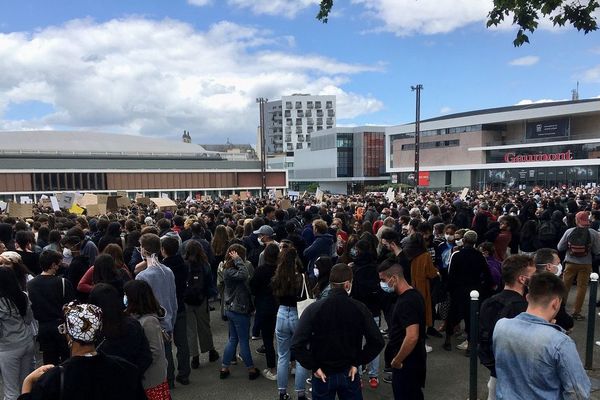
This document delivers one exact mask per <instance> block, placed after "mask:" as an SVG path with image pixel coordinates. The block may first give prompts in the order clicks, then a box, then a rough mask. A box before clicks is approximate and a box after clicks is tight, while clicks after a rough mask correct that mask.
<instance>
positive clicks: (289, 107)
mask: <svg viewBox="0 0 600 400" xmlns="http://www.w3.org/2000/svg"><path fill="white" fill-rule="evenodd" d="M285 109H286V110H291V109H292V102H291V101H286V102H285Z"/></svg>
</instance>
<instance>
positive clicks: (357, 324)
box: [292, 264, 385, 400]
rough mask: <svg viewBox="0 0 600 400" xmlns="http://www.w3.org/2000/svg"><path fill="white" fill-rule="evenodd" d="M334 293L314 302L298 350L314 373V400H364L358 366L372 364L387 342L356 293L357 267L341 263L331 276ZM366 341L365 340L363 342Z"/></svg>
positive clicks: (301, 326)
mask: <svg viewBox="0 0 600 400" xmlns="http://www.w3.org/2000/svg"><path fill="white" fill-rule="evenodd" d="M329 279H330V284H331V292H330V294H329V296H328V297H327V298H325V299H323V300H320V301H317V302H315V303H313V304H311V305H309V306H308V307H307V308H306V309H305V310H304V313H303V314H302V317H301V318H300V321H299V323H298V325H297V327H296V332H295V333H294V336H293V338H292V352H293V353H294V354H295V355H296V360H298V362H299V363H300V364H302V366H303V367H305V368H307V369H308V370H310V371H312V374H313V375H312V398H313V400H325V399H331V398H334V397H335V396H336V394H337V396H338V398H339V399H340V400H354V399H360V398H362V395H361V384H360V377H359V375H358V366H359V365H366V364H368V363H369V362H371V361H372V360H373V359H374V358H375V357H376V356H377V355H378V354H379V352H380V351H381V350H382V349H383V347H384V345H385V342H384V339H383V336H382V335H381V332H379V329H378V328H377V325H376V324H375V322H374V321H373V316H372V314H371V312H370V311H369V309H368V308H367V306H365V305H364V304H363V303H362V302H360V301H357V300H355V299H352V298H351V297H349V296H348V294H349V293H351V292H352V281H353V274H352V269H351V268H350V267H349V266H348V265H346V264H336V265H334V266H333V268H332V269H331V273H330V275H329ZM363 343H364V344H363Z"/></svg>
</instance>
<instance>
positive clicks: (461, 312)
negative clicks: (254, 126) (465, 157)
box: [0, 188, 600, 400]
mask: <svg viewBox="0 0 600 400" xmlns="http://www.w3.org/2000/svg"><path fill="white" fill-rule="evenodd" d="M597 194H598V191H597V189H596V188H553V189H543V188H536V189H535V190H532V191H530V192H524V191H521V192H515V191H512V192H511V191H502V192H494V191H482V192H477V191H470V192H469V193H464V192H463V193H461V194H459V193H455V192H449V191H446V192H421V193H409V194H404V195H401V196H398V197H396V198H395V199H387V198H385V196H383V195H378V194H369V195H365V196H358V195H357V196H325V197H324V198H319V199H318V200H317V199H316V198H315V197H314V196H312V197H311V196H308V197H304V198H300V199H296V198H295V199H292V201H291V202H288V201H287V199H286V201H282V199H273V198H268V197H262V198H251V199H248V200H245V201H241V200H237V201H234V200H228V199H220V200H217V201H188V202H184V201H181V202H178V206H177V207H176V208H173V209H168V210H161V209H157V208H156V207H155V206H148V205H143V204H137V203H135V202H132V203H131V205H130V206H129V207H122V208H121V209H120V210H119V211H117V212H111V213H108V214H106V215H102V216H86V215H73V214H70V213H68V212H67V211H57V212H53V211H52V210H51V209H46V208H44V207H43V206H41V205H39V206H38V205H36V206H35V207H34V215H33V216H32V218H28V219H16V218H13V217H11V216H10V215H4V214H0V373H1V375H2V380H3V390H4V399H6V400H15V399H17V398H19V399H76V398H77V399H79V398H83V397H90V398H93V399H101V398H102V399H106V398H111V399H112V398H114V399H121V398H122V399H133V398H140V399H141V398H148V399H151V400H154V399H161V400H162V399H170V398H171V391H172V390H173V389H174V388H175V387H176V385H189V384H190V383H191V382H190V374H191V370H192V369H198V368H200V366H201V364H203V363H205V362H206V363H208V364H211V363H215V364H216V363H217V362H218V361H219V360H220V363H219V364H218V365H219V366H215V367H214V373H215V374H216V373H217V369H218V370H219V371H218V372H219V377H220V379H227V378H228V377H229V376H230V375H231V374H233V373H234V372H232V370H231V369H230V366H231V365H232V364H237V363H242V364H243V365H245V367H246V368H247V373H248V379H249V380H255V379H258V378H260V377H263V378H266V379H268V380H272V381H274V383H273V391H274V397H275V395H278V396H279V398H280V399H281V400H285V399H290V398H291V397H292V396H291V395H290V394H289V393H288V381H289V379H290V376H293V379H294V385H293V388H294V391H295V394H294V397H295V398H297V399H298V400H302V399H306V398H307V396H308V395H309V391H310V392H312V393H311V394H310V395H311V396H312V398H313V399H315V400H320V399H323V400H325V399H334V398H335V396H336V395H337V396H338V398H340V399H362V394H361V393H362V390H363V386H369V387H370V388H372V389H377V388H378V387H379V385H380V383H381V382H386V383H389V384H391V385H392V389H393V393H394V398H395V399H422V398H423V388H424V387H425V380H426V379H425V378H426V370H427V361H426V360H427V353H428V352H431V351H433V350H434V346H433V341H432V340H431V338H432V337H438V338H443V345H442V346H440V348H438V349H436V350H435V351H443V350H445V351H452V350H453V349H458V350H460V351H462V352H464V353H465V354H466V355H468V354H470V353H471V352H477V354H478V356H479V359H480V361H481V363H482V364H483V365H484V366H486V367H487V368H488V369H489V370H490V380H489V384H488V388H489V397H488V398H490V399H493V398H495V397H496V395H497V396H498V398H504V399H518V398H522V399H538V398H539V399H547V398H557V399H558V398H581V399H585V398H589V395H590V382H589V379H588V378H587V375H586V374H585V372H584V371H583V367H582V365H581V361H580V359H579V356H578V354H577V350H576V348H575V345H574V342H573V340H572V339H571V338H570V337H569V333H570V332H571V331H572V330H573V329H582V328H581V327H580V326H578V325H576V324H577V321H583V320H585V316H584V315H583V311H582V310H584V308H583V305H584V304H583V303H584V301H585V293H586V290H587V284H588V280H589V276H590V273H591V272H592V271H593V270H594V271H598V265H599V264H600V258H598V256H599V255H600V236H599V235H600V233H599V232H598V228H600V197H596V195H597ZM563 264H564V268H563ZM574 283H576V285H577V289H576V297H575V301H574V303H573V307H572V309H571V308H568V307H566V304H567V298H568V294H569V290H570V288H571V286H572V285H573V284H574ZM472 290H477V291H478V292H479V293H480V299H481V304H482V305H481V310H480V321H479V328H480V329H479V335H478V337H477V338H471V337H470V324H471V321H470V313H469V307H470V292H471V291H472ZM215 316H217V317H216V318H221V319H222V320H223V321H226V322H227V325H228V330H229V335H228V341H227V343H226V345H225V347H224V349H220V350H221V352H219V350H217V349H216V348H215V345H214V341H213V334H212V329H211V317H212V320H213V321H214V319H215ZM581 326H582V325H581ZM457 337H459V338H460V337H462V339H459V340H458V342H455V343H453V342H452V341H453V340H455V341H456V340H457V339H456V338H457ZM541 338H543V340H542V339H541ZM252 340H261V341H262V346H260V347H259V348H258V349H257V350H256V353H258V354H260V355H262V356H264V357H265V359H266V368H265V369H263V370H260V369H259V368H257V366H256V364H255V363H254V359H253V354H252V352H251V350H250V342H251V341H252ZM175 350H176V351H175ZM174 353H175V355H176V357H175V358H174V356H173V355H174ZM254 357H256V355H254ZM40 365H41V366H40ZM38 366H39V367H38ZM36 367H38V368H36ZM248 390H249V391H251V390H252V389H251V387H250V388H249V389H248Z"/></svg>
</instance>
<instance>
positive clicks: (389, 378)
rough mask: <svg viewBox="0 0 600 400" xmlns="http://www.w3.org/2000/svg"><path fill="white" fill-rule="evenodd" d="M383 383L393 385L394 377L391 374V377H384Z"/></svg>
mask: <svg viewBox="0 0 600 400" xmlns="http://www.w3.org/2000/svg"><path fill="white" fill-rule="evenodd" d="M383 381H384V382H385V383H389V384H391V383H392V375H391V374H390V375H386V376H384V377H383Z"/></svg>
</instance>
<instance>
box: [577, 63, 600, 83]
mask: <svg viewBox="0 0 600 400" xmlns="http://www.w3.org/2000/svg"><path fill="white" fill-rule="evenodd" d="M581 80H582V81H584V82H591V83H600V65H596V66H595V67H593V68H589V69H587V70H585V71H583V73H582V74H581Z"/></svg>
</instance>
